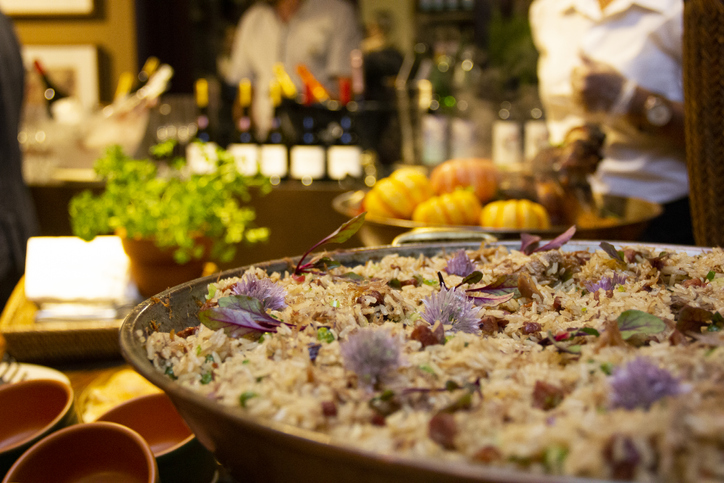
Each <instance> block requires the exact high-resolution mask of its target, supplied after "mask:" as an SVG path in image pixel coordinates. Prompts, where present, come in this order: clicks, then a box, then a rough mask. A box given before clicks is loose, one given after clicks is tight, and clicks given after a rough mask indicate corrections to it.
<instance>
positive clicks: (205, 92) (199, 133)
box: [194, 78, 211, 142]
mask: <svg viewBox="0 0 724 483" xmlns="http://www.w3.org/2000/svg"><path fill="white" fill-rule="evenodd" d="M194 92H195V95H196V97H195V99H196V137H197V138H198V139H199V140H200V141H204V142H209V141H210V140H211V134H210V132H209V112H208V110H209V82H208V81H207V80H206V79H204V78H201V79H197V80H196V84H195V85H194Z"/></svg>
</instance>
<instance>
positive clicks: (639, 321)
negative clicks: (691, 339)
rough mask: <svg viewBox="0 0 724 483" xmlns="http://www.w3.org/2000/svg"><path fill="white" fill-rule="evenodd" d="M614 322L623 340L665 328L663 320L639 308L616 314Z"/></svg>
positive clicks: (661, 330)
mask: <svg viewBox="0 0 724 483" xmlns="http://www.w3.org/2000/svg"><path fill="white" fill-rule="evenodd" d="M616 322H617V323H618V330H619V331H620V332H621V337H623V338H624V340H626V339H629V338H631V337H633V336H634V335H637V334H643V335H650V334H659V333H661V332H663V331H664V330H666V323H665V322H664V321H663V320H661V319H660V318H658V317H656V316H655V315H651V314H649V313H646V312H642V311H641V310H633V309H631V310H626V311H624V312H622V313H621V315H619V316H618V319H616Z"/></svg>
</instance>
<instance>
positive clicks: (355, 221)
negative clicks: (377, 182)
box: [294, 211, 367, 275]
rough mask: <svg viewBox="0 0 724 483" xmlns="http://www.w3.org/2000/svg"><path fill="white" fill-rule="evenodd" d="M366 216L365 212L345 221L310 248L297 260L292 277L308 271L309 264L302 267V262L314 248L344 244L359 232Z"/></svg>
mask: <svg viewBox="0 0 724 483" xmlns="http://www.w3.org/2000/svg"><path fill="white" fill-rule="evenodd" d="M366 214H367V212H366V211H365V212H363V213H360V214H359V215H357V216H355V217H354V218H352V219H350V220H348V221H346V222H345V223H343V224H342V225H341V226H340V227H339V228H337V229H336V230H334V231H333V232H332V233H331V234H329V235H328V236H326V237H324V238H322V239H321V240H320V241H318V242H317V243H316V244H315V245H314V246H313V247H312V248H310V249H309V250H307V251H306V252H304V255H302V258H300V259H299V263H297V267H296V268H295V269H294V275H299V274H300V273H303V272H305V271H307V270H308V269H309V267H310V266H311V264H306V265H302V262H304V260H305V259H306V258H307V255H309V254H310V253H312V251H314V250H315V249H316V248H318V247H320V246H322V245H324V244H327V243H344V242H346V241H347V240H349V239H350V238H352V236H353V235H354V234H355V233H357V231H359V229H360V228H361V227H362V225H363V224H364V222H365V215H366Z"/></svg>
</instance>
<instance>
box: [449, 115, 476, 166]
mask: <svg viewBox="0 0 724 483" xmlns="http://www.w3.org/2000/svg"><path fill="white" fill-rule="evenodd" d="M476 139H477V136H476V133H475V123H474V122H473V121H470V120H468V119H462V118H459V117H456V118H453V119H452V121H451V123H450V158H452V159H460V158H472V157H474V156H475V141H476Z"/></svg>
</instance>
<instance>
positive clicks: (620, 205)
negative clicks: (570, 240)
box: [332, 190, 662, 247]
mask: <svg viewBox="0 0 724 483" xmlns="http://www.w3.org/2000/svg"><path fill="white" fill-rule="evenodd" d="M365 193H366V192H365V191H362V190H360V191H348V192H346V193H342V194H341V195H338V196H337V197H336V198H334V200H333V201H332V207H333V208H334V210H335V211H337V212H338V213H341V214H343V215H346V216H349V217H352V216H355V215H357V214H359V213H360V212H361V211H362V201H363V199H364V196H365ZM595 201H596V205H597V206H598V207H599V208H601V209H602V210H603V211H605V212H606V213H610V214H611V215H613V216H614V217H615V218H616V219H615V221H610V220H609V221H607V222H606V223H605V224H601V225H597V226H590V227H582V226H579V227H578V229H577V231H576V235H575V238H577V239H579V240H620V241H636V240H638V239H639V237H640V236H641V234H642V233H643V231H644V230H645V229H646V226H647V225H648V223H649V221H651V220H652V219H653V218H656V217H657V216H659V215H660V214H661V213H662V208H661V205H659V204H657V203H652V202H650V201H645V200H641V199H638V198H624V197H621V196H611V195H604V196H596V197H595ZM428 227H430V225H426V224H424V223H419V222H416V221H411V220H402V219H397V218H385V217H380V216H374V215H371V214H370V213H368V214H367V216H365V224H364V225H363V226H362V228H361V229H360V231H359V232H358V235H359V237H360V238H361V240H362V243H363V244H364V245H365V246H368V247H373V246H380V245H387V244H390V243H392V241H393V240H394V239H395V237H397V236H400V235H402V234H403V233H405V232H408V231H410V230H413V229H420V228H428ZM446 228H454V229H456V230H458V231H461V230H464V231H468V232H477V233H487V234H490V235H492V236H494V237H495V238H497V239H498V240H510V239H519V238H520V234H521V232H522V231H525V232H526V233H531V234H535V235H540V236H542V237H544V238H553V237H555V236H556V235H560V234H561V233H563V232H564V231H566V230H567V229H568V228H569V227H568V226H552V227H551V228H549V229H548V230H513V229H496V228H482V227H479V226H450V225H447V226H446Z"/></svg>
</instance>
